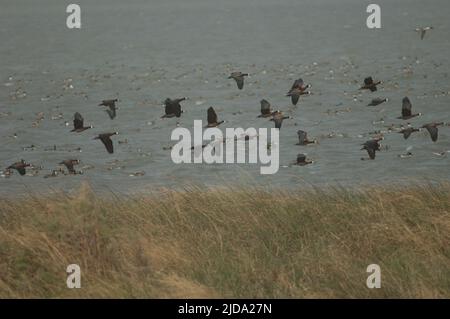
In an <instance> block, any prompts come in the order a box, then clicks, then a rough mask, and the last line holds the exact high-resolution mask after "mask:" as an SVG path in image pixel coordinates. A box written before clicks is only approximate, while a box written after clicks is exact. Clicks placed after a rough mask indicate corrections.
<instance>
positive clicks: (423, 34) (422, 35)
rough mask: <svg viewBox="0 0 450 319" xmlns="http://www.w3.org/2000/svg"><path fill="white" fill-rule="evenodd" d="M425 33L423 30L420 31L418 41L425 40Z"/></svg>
mask: <svg viewBox="0 0 450 319" xmlns="http://www.w3.org/2000/svg"><path fill="white" fill-rule="evenodd" d="M426 32H427V31H426V30H425V29H422V30H421V31H420V39H421V40H423V38H425V33H426Z"/></svg>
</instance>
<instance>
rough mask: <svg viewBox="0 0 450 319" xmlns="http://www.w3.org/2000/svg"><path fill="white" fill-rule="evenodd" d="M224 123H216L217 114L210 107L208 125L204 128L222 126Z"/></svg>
mask: <svg viewBox="0 0 450 319" xmlns="http://www.w3.org/2000/svg"><path fill="white" fill-rule="evenodd" d="M223 122H225V121H220V122H219V121H218V117H217V113H216V111H214V108H213V107H212V106H211V107H210V108H209V109H208V125H207V126H206V127H216V126H219V125H220V124H222V123H223Z"/></svg>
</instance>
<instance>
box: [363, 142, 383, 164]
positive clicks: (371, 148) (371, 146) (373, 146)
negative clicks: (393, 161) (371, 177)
mask: <svg viewBox="0 0 450 319" xmlns="http://www.w3.org/2000/svg"><path fill="white" fill-rule="evenodd" d="M380 140H381V139H373V140H370V141H367V142H365V143H364V144H362V146H363V147H362V148H361V150H366V151H367V153H368V154H369V159H371V160H374V159H375V153H376V151H379V150H380ZM361 159H362V160H364V158H361Z"/></svg>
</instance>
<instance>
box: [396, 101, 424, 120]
mask: <svg viewBox="0 0 450 319" xmlns="http://www.w3.org/2000/svg"><path fill="white" fill-rule="evenodd" d="M420 115H422V113H414V114H413V113H412V104H411V101H410V100H409V98H408V97H407V96H405V97H404V98H403V101H402V115H401V116H399V117H398V119H401V120H409V119H411V118H413V117H416V116H420Z"/></svg>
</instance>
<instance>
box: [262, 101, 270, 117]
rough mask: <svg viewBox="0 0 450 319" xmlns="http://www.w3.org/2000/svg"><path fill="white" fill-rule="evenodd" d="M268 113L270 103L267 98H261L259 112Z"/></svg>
mask: <svg viewBox="0 0 450 319" xmlns="http://www.w3.org/2000/svg"><path fill="white" fill-rule="evenodd" d="M270 113H271V111H270V103H269V102H268V101H267V100H261V114H262V115H268V114H270Z"/></svg>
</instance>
